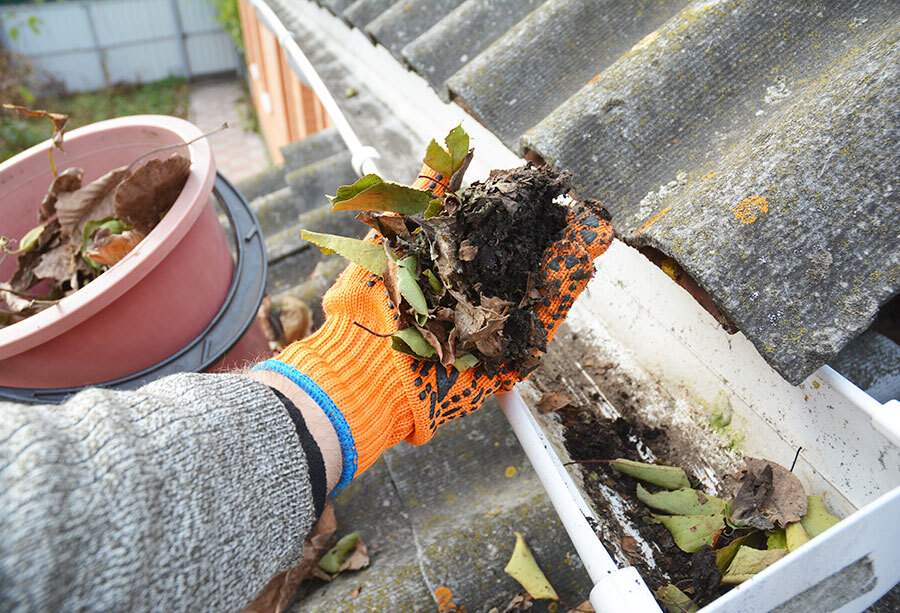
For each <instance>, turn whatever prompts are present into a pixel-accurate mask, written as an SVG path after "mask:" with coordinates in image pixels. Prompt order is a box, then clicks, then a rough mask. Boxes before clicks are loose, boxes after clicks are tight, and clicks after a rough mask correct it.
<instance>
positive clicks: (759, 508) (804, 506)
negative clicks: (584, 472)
mask: <svg viewBox="0 0 900 613" xmlns="http://www.w3.org/2000/svg"><path fill="white" fill-rule="evenodd" d="M744 463H745V467H744V469H743V470H741V471H739V472H738V473H736V474H734V475H729V476H728V477H726V480H725V481H726V487H727V488H728V489H730V490H731V491H732V497H731V499H728V500H726V499H724V498H717V497H715V496H711V495H709V494H706V493H704V492H702V491H701V490H699V489H694V488H692V487H691V483H690V481H689V480H688V478H687V475H686V473H685V472H684V470H683V469H681V468H678V467H677V466H661V465H656V464H646V463H643V462H636V461H633V460H625V459H618V460H613V461H611V462H610V465H611V466H612V467H613V468H615V469H616V470H618V471H620V472H622V473H625V474H627V475H629V476H631V477H634V478H635V479H637V480H638V481H642V482H644V483H646V484H648V485H650V486H653V489H655V490H658V491H654V492H651V491H649V490H648V489H646V488H645V487H644V486H643V485H641V484H640V483H639V484H638V485H637V497H638V499H639V500H640V501H641V502H643V503H644V504H645V505H647V506H648V507H649V508H651V509H653V510H655V511H657V512H658V513H653V514H651V515H650V516H649V517H647V518H645V521H648V522H652V523H660V524H662V525H663V526H665V528H666V529H667V530H668V531H669V532H670V533H671V534H672V538H673V539H674V541H675V544H676V545H677V546H678V548H679V549H681V550H682V551H685V552H687V553H691V554H694V555H695V556H710V557H713V558H714V562H715V566H716V567H717V568H718V576H719V579H718V581H720V582H721V584H722V585H725V586H728V585H737V584H739V583H743V582H744V581H746V580H747V579H750V578H751V577H752V576H753V575H755V574H756V573H758V572H759V571H761V570H763V569H764V568H766V567H767V566H769V565H771V564H772V563H774V562H776V561H778V560H780V559H781V558H782V557H784V556H785V555H787V554H788V553H790V552H791V551H793V550H795V549H797V548H798V547H800V546H801V545H803V544H804V543H806V542H808V541H809V540H810V539H812V538H815V537H816V536H818V535H819V534H821V533H822V532H824V531H825V530H827V529H828V528H830V527H831V526H833V525H834V524H836V523H837V522H838V521H839V520H838V518H836V517H834V516H833V515H831V514H830V513H828V511H826V510H825V505H824V503H823V501H822V497H821V496H807V495H806V492H805V491H804V489H803V485H802V484H801V483H800V480H799V479H798V478H797V477H795V476H794V474H793V473H791V471H789V470H788V469H787V468H784V467H783V466H780V465H779V464H776V463H775V462H772V461H770V460H763V459H758V458H745V459H744ZM656 598H657V599H658V600H659V601H660V603H662V605H663V606H664V608H665V609H666V610H667V611H670V612H679V613H686V612H690V611H696V610H698V608H697V606H696V605H695V604H694V603H693V601H692V599H691V597H690V596H689V595H687V594H685V593H684V592H683V591H682V590H680V589H679V588H678V587H676V586H675V585H671V584H670V585H665V586H663V587H661V588H660V589H658V590H657V591H656Z"/></svg>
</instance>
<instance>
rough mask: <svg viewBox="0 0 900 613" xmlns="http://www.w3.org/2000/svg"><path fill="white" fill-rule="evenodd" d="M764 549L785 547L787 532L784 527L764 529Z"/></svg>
mask: <svg viewBox="0 0 900 613" xmlns="http://www.w3.org/2000/svg"><path fill="white" fill-rule="evenodd" d="M766 549H787V534H785V532H784V528H775V529H774V530H766Z"/></svg>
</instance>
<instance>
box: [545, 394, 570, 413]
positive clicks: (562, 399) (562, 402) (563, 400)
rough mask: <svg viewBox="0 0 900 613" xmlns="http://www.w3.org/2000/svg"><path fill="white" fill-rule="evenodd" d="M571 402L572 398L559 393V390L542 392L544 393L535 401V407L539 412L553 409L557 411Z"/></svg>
mask: <svg viewBox="0 0 900 613" xmlns="http://www.w3.org/2000/svg"><path fill="white" fill-rule="evenodd" d="M571 404H572V399H571V398H569V397H568V396H566V395H565V394H560V393H559V392H544V395H543V396H541V399H540V401H539V402H538V403H537V408H538V411H540V412H541V413H553V412H554V411H558V410H560V409H561V408H563V407H567V406H569V405H571Z"/></svg>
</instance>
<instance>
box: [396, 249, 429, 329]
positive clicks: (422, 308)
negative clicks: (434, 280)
mask: <svg viewBox="0 0 900 613" xmlns="http://www.w3.org/2000/svg"><path fill="white" fill-rule="evenodd" d="M397 289H399V290H400V295H401V296H403V297H404V298H405V299H406V301H407V302H408V303H409V306H411V307H412V308H413V310H414V311H415V312H416V313H419V314H421V315H428V303H427V302H425V294H423V293H422V288H421V287H419V283H418V281H416V258H415V256H412V255H411V256H409V257H406V258H403V260H401V261H400V262H399V267H398V268H397Z"/></svg>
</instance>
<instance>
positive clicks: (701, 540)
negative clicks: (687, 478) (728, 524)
mask: <svg viewBox="0 0 900 613" xmlns="http://www.w3.org/2000/svg"><path fill="white" fill-rule="evenodd" d="M653 519H655V520H656V521H658V522H659V523H661V524H662V525H664V526H665V527H666V528H667V529H668V530H669V532H671V533H672V538H673V539H675V544H676V545H678V548H679V549H681V550H682V551H686V552H688V553H694V552H697V551H700V548H701V547H703V546H704V545H712V544H713V541H714V540H715V538H716V532H718V531H719V530H721V529H722V527H723V526H724V525H725V516H724V515H722V514H721V513H719V514H716V515H653Z"/></svg>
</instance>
